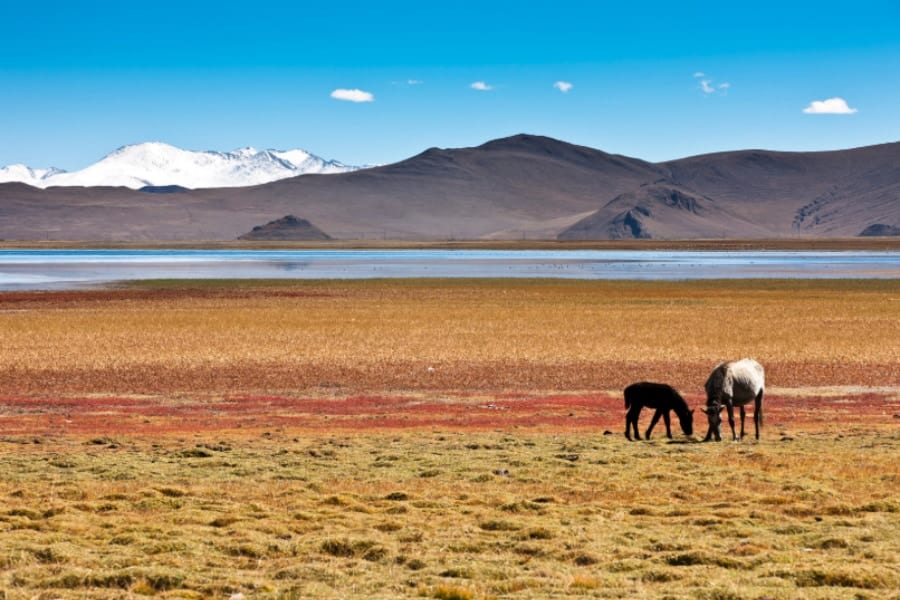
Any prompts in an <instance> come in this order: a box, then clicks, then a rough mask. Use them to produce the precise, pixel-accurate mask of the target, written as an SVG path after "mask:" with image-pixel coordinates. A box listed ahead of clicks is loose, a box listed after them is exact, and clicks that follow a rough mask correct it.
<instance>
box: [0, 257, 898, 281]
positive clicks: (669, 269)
mask: <svg viewBox="0 0 900 600" xmlns="http://www.w3.org/2000/svg"><path fill="white" fill-rule="evenodd" d="M409 277H516V278H523V277H538V278H546V277H551V278H565V279H647V280H684V279H722V278H724V279H737V278H789V279H800V278H803V279H807V278H835V279H837V278H898V277H900V252H896V251H887V252H885V251H878V252H869V251H727V252H726V251H660V250H646V251H645V250H558V251H548V250H284V251H281V250H277V251H264V250H0V289H2V290H30V289H61V288H62V289H64V288H77V287H83V286H91V285H97V284H107V283H111V282H116V281H127V280H136V279H210V278H217V279H229V278H240V279H245V278H261V279H269V278H279V279H365V278H409Z"/></svg>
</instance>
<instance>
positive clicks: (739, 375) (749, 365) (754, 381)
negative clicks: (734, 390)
mask: <svg viewBox="0 0 900 600" xmlns="http://www.w3.org/2000/svg"><path fill="white" fill-rule="evenodd" d="M731 374H732V377H733V378H734V382H735V385H738V384H740V386H741V387H743V388H745V389H746V390H747V391H749V392H751V393H752V394H753V395H754V396H756V394H758V393H759V391H760V390H762V389H764V388H765V387H766V371H765V369H763V366H762V365H761V364H759V363H758V362H756V361H755V360H753V359H752V358H742V359H741V360H737V361H734V362H733V363H732V364H731Z"/></svg>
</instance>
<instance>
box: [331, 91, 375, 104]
mask: <svg viewBox="0 0 900 600" xmlns="http://www.w3.org/2000/svg"><path fill="white" fill-rule="evenodd" d="M331 97H332V98H334V99H335V100H346V101H347V102H374V101H375V96H373V95H372V94H371V93H370V92H364V91H362V90H345V89H337V90H334V91H333V92H331Z"/></svg>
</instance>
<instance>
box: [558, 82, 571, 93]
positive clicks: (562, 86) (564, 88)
mask: <svg viewBox="0 0 900 600" xmlns="http://www.w3.org/2000/svg"><path fill="white" fill-rule="evenodd" d="M553 87H555V88H556V89H558V90H559V91H561V92H562V93H563V94H567V93H569V90H571V89H572V84H571V83H570V82H568V81H557V82H556V83H554V84H553Z"/></svg>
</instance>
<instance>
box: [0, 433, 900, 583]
mask: <svg viewBox="0 0 900 600" xmlns="http://www.w3.org/2000/svg"><path fill="white" fill-rule="evenodd" d="M898 442H900V438H898V436H897V434H896V431H895V430H894V431H891V430H882V431H881V433H880V434H879V433H877V432H870V433H860V434H856V435H851V436H847V435H841V434H838V433H836V432H833V431H825V432H820V433H811V434H808V435H801V436H798V437H796V438H795V439H794V440H792V441H782V442H779V441H772V442H769V443H762V444H750V443H747V444H666V443H661V442H651V443H629V442H627V441H626V440H625V439H624V437H623V436H621V435H615V436H601V435H588V434H583V433H582V434H567V435H563V436H558V435H553V434H529V433H515V432H498V433H490V432H482V433H472V432H469V433H462V432H454V431H433V432H427V433H426V432H418V433H400V434H390V435H384V434H356V435H350V436H343V435H328V434H320V435H309V434H308V433H303V432H301V433H300V434H299V435H298V434H297V432H292V431H287V430H285V431H277V430H276V431H272V432H266V433H265V434H263V435H259V436H253V437H247V436H241V437H238V436H236V435H235V434H234V432H231V433H229V432H222V435H221V436H219V437H204V436H193V437H191V438H189V439H184V440H181V441H178V440H175V439H168V440H157V441H154V440H151V439H140V438H128V437H122V438H118V439H88V440H80V439H76V438H72V437H66V438H51V439H43V440H41V443H40V444H32V443H28V444H24V445H17V444H10V443H5V444H2V445H0V452H2V455H0V499H2V503H3V509H0V540H2V541H0V547H2V553H0V566H2V569H0V572H2V575H0V595H2V594H3V593H5V594H6V596H5V597H7V598H34V597H41V598H68V597H71V598H122V597H125V596H133V597H138V596H154V595H155V596H159V597H180V598H228V597H229V596H230V595H231V594H236V593H243V594H244V595H245V597H248V598H250V597H253V598H309V597H317V598H396V597H416V596H425V597H431V598H501V597H514V598H547V597H573V598H576V597H598V598H634V597H648V598H662V597H669V598H747V599H751V598H752V599H756V598H761V597H771V598H822V599H824V598H828V599H833V598H891V597H893V598H897V597H898V596H900V595H898V593H897V590H898V586H900V577H898V569H897V567H898V566H900V565H898V557H900V499H898V497H897V490H898V479H897V477H898V475H897V472H896V456H897V451H898V446H900V444H898Z"/></svg>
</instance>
